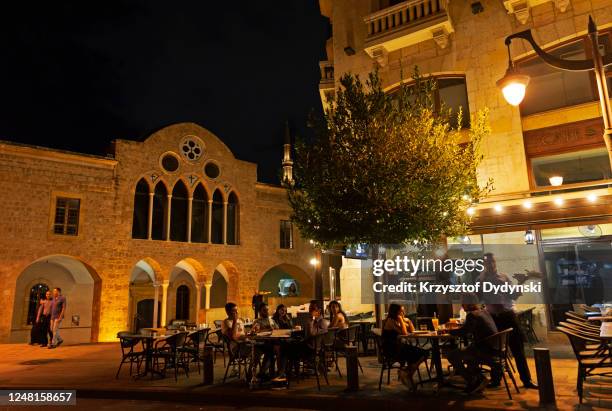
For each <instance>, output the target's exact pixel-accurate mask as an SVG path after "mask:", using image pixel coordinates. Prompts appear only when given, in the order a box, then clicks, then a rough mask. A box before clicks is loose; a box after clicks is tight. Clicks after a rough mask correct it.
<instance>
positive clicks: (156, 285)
mask: <svg viewBox="0 0 612 411" xmlns="http://www.w3.org/2000/svg"><path fill="white" fill-rule="evenodd" d="M153 288H155V296H154V297H153V327H154V328H155V327H157V326H158V325H159V323H158V322H157V317H159V313H158V309H157V306H158V305H159V283H153Z"/></svg>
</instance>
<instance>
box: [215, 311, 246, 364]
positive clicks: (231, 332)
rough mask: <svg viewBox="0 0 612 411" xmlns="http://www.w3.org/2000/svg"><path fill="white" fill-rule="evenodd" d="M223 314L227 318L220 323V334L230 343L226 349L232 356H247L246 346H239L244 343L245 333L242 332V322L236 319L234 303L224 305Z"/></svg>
mask: <svg viewBox="0 0 612 411" xmlns="http://www.w3.org/2000/svg"><path fill="white" fill-rule="evenodd" d="M225 313H226V314H227V318H226V319H225V320H223V322H222V323H221V332H222V333H223V335H225V336H226V337H227V338H228V339H229V341H230V346H229V347H228V348H229V349H230V351H231V352H232V354H233V355H240V356H243V355H247V354H248V353H249V348H248V347H247V346H246V344H240V343H241V342H244V341H245V339H246V333H245V331H244V322H243V321H242V320H241V319H240V318H238V306H237V305H236V304H234V303H227V304H225ZM239 349H240V350H239Z"/></svg>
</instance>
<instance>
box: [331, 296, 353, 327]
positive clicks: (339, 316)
mask: <svg viewBox="0 0 612 411" xmlns="http://www.w3.org/2000/svg"><path fill="white" fill-rule="evenodd" d="M327 308H328V309H329V328H348V326H349V322H348V319H347V318H346V314H345V313H344V311H342V306H341V305H340V303H339V302H338V301H336V300H333V301H331V302H330V303H329V305H328V306H327Z"/></svg>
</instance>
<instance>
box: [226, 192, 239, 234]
mask: <svg viewBox="0 0 612 411" xmlns="http://www.w3.org/2000/svg"><path fill="white" fill-rule="evenodd" d="M239 217H240V213H239V209H238V197H236V194H234V193H233V192H232V193H230V195H229V198H228V199H227V238H226V240H227V243H228V244H238V242H239V236H238V233H239V227H240V225H239Z"/></svg>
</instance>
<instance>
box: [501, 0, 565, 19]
mask: <svg viewBox="0 0 612 411" xmlns="http://www.w3.org/2000/svg"><path fill="white" fill-rule="evenodd" d="M503 1H504V7H505V8H506V10H508V14H514V17H516V19H517V20H518V22H519V23H521V24H527V22H528V21H529V16H530V13H531V8H532V7H535V6H539V5H540V4H545V3H549V2H551V1H552V2H553V3H554V4H555V7H556V8H557V10H559V11H560V12H561V13H565V11H566V10H567V9H568V7H569V5H570V4H571V3H570V0H503Z"/></svg>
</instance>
